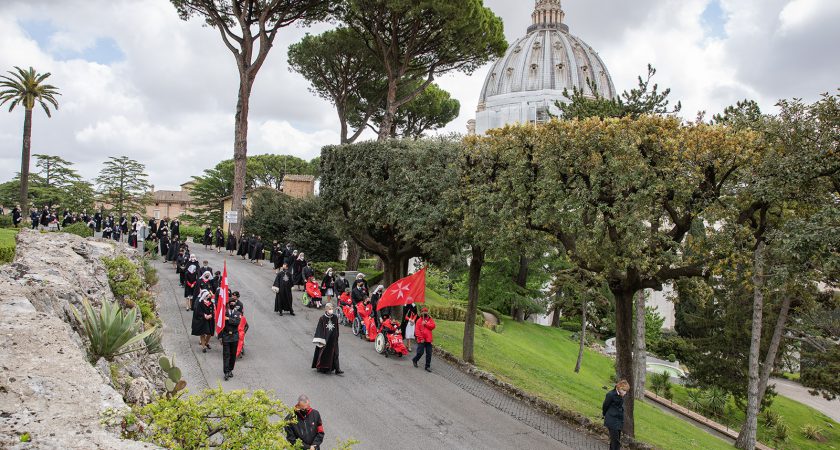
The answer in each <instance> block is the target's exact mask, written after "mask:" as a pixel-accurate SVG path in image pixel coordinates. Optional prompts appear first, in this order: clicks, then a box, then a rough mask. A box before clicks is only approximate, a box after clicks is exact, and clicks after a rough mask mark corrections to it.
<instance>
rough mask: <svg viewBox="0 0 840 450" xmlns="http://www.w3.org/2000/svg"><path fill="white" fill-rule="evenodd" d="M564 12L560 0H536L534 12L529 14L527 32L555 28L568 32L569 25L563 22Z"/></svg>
mask: <svg viewBox="0 0 840 450" xmlns="http://www.w3.org/2000/svg"><path fill="white" fill-rule="evenodd" d="M565 17H566V13H564V12H563V5H562V4H561V3H560V0H537V4H536V6H535V7H534V12H533V13H532V14H531V21H532V23H531V26H530V27H528V32H529V33H530V32H532V31H534V30H539V29H546V28H556V29H561V30H563V31H566V32H568V31H569V26H568V25H566V24H564V23H563V19H564V18H565Z"/></svg>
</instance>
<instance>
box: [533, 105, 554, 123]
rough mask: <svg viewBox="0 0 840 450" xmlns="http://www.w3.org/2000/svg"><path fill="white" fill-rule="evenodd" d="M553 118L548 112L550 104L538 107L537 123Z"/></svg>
mask: <svg viewBox="0 0 840 450" xmlns="http://www.w3.org/2000/svg"><path fill="white" fill-rule="evenodd" d="M549 120H551V115H550V114H549V113H548V106H540V107H539V108H537V117H536V122H537V123H546V122H548V121H549Z"/></svg>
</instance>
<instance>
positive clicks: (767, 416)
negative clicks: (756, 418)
mask: <svg viewBox="0 0 840 450" xmlns="http://www.w3.org/2000/svg"><path fill="white" fill-rule="evenodd" d="M761 420H762V421H763V422H764V426H766V427H767V428H773V427H775V426H776V424H777V423H779V421H781V420H782V417H781V416H779V413H777V412H776V411H773V410H770V409H765V410H764V411H763V412H762V413H761Z"/></svg>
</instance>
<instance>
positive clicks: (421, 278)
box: [376, 267, 426, 311]
mask: <svg viewBox="0 0 840 450" xmlns="http://www.w3.org/2000/svg"><path fill="white" fill-rule="evenodd" d="M425 302H426V268H425V267H424V268H422V269H420V271H419V272H417V273H415V274H413V275H409V276H407V277H405V278H403V279H401V280H399V281H397V282H396V283H394V284H392V285H390V286H388V289H385V292H384V293H383V294H382V298H380V299H379V304H377V306H376V310H377V311H379V310H380V309H382V308H387V307H389V306H403V305H408V304H410V303H425Z"/></svg>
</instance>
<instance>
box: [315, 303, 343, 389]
mask: <svg viewBox="0 0 840 450" xmlns="http://www.w3.org/2000/svg"><path fill="white" fill-rule="evenodd" d="M338 328H339V326H338V317H337V316H336V315H335V314H333V305H332V303H327V305H326V307H325V308H324V315H323V316H321V318H320V319H318V325H317V326H316V327H315V337H314V338H313V339H312V343H313V344H315V355H314V356H313V357H312V368H313V369H318V372H321V373H330V372H332V371H335V374H336V375H341V374H342V373H344V372H342V370H341V368H340V367H339V365H338Z"/></svg>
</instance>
